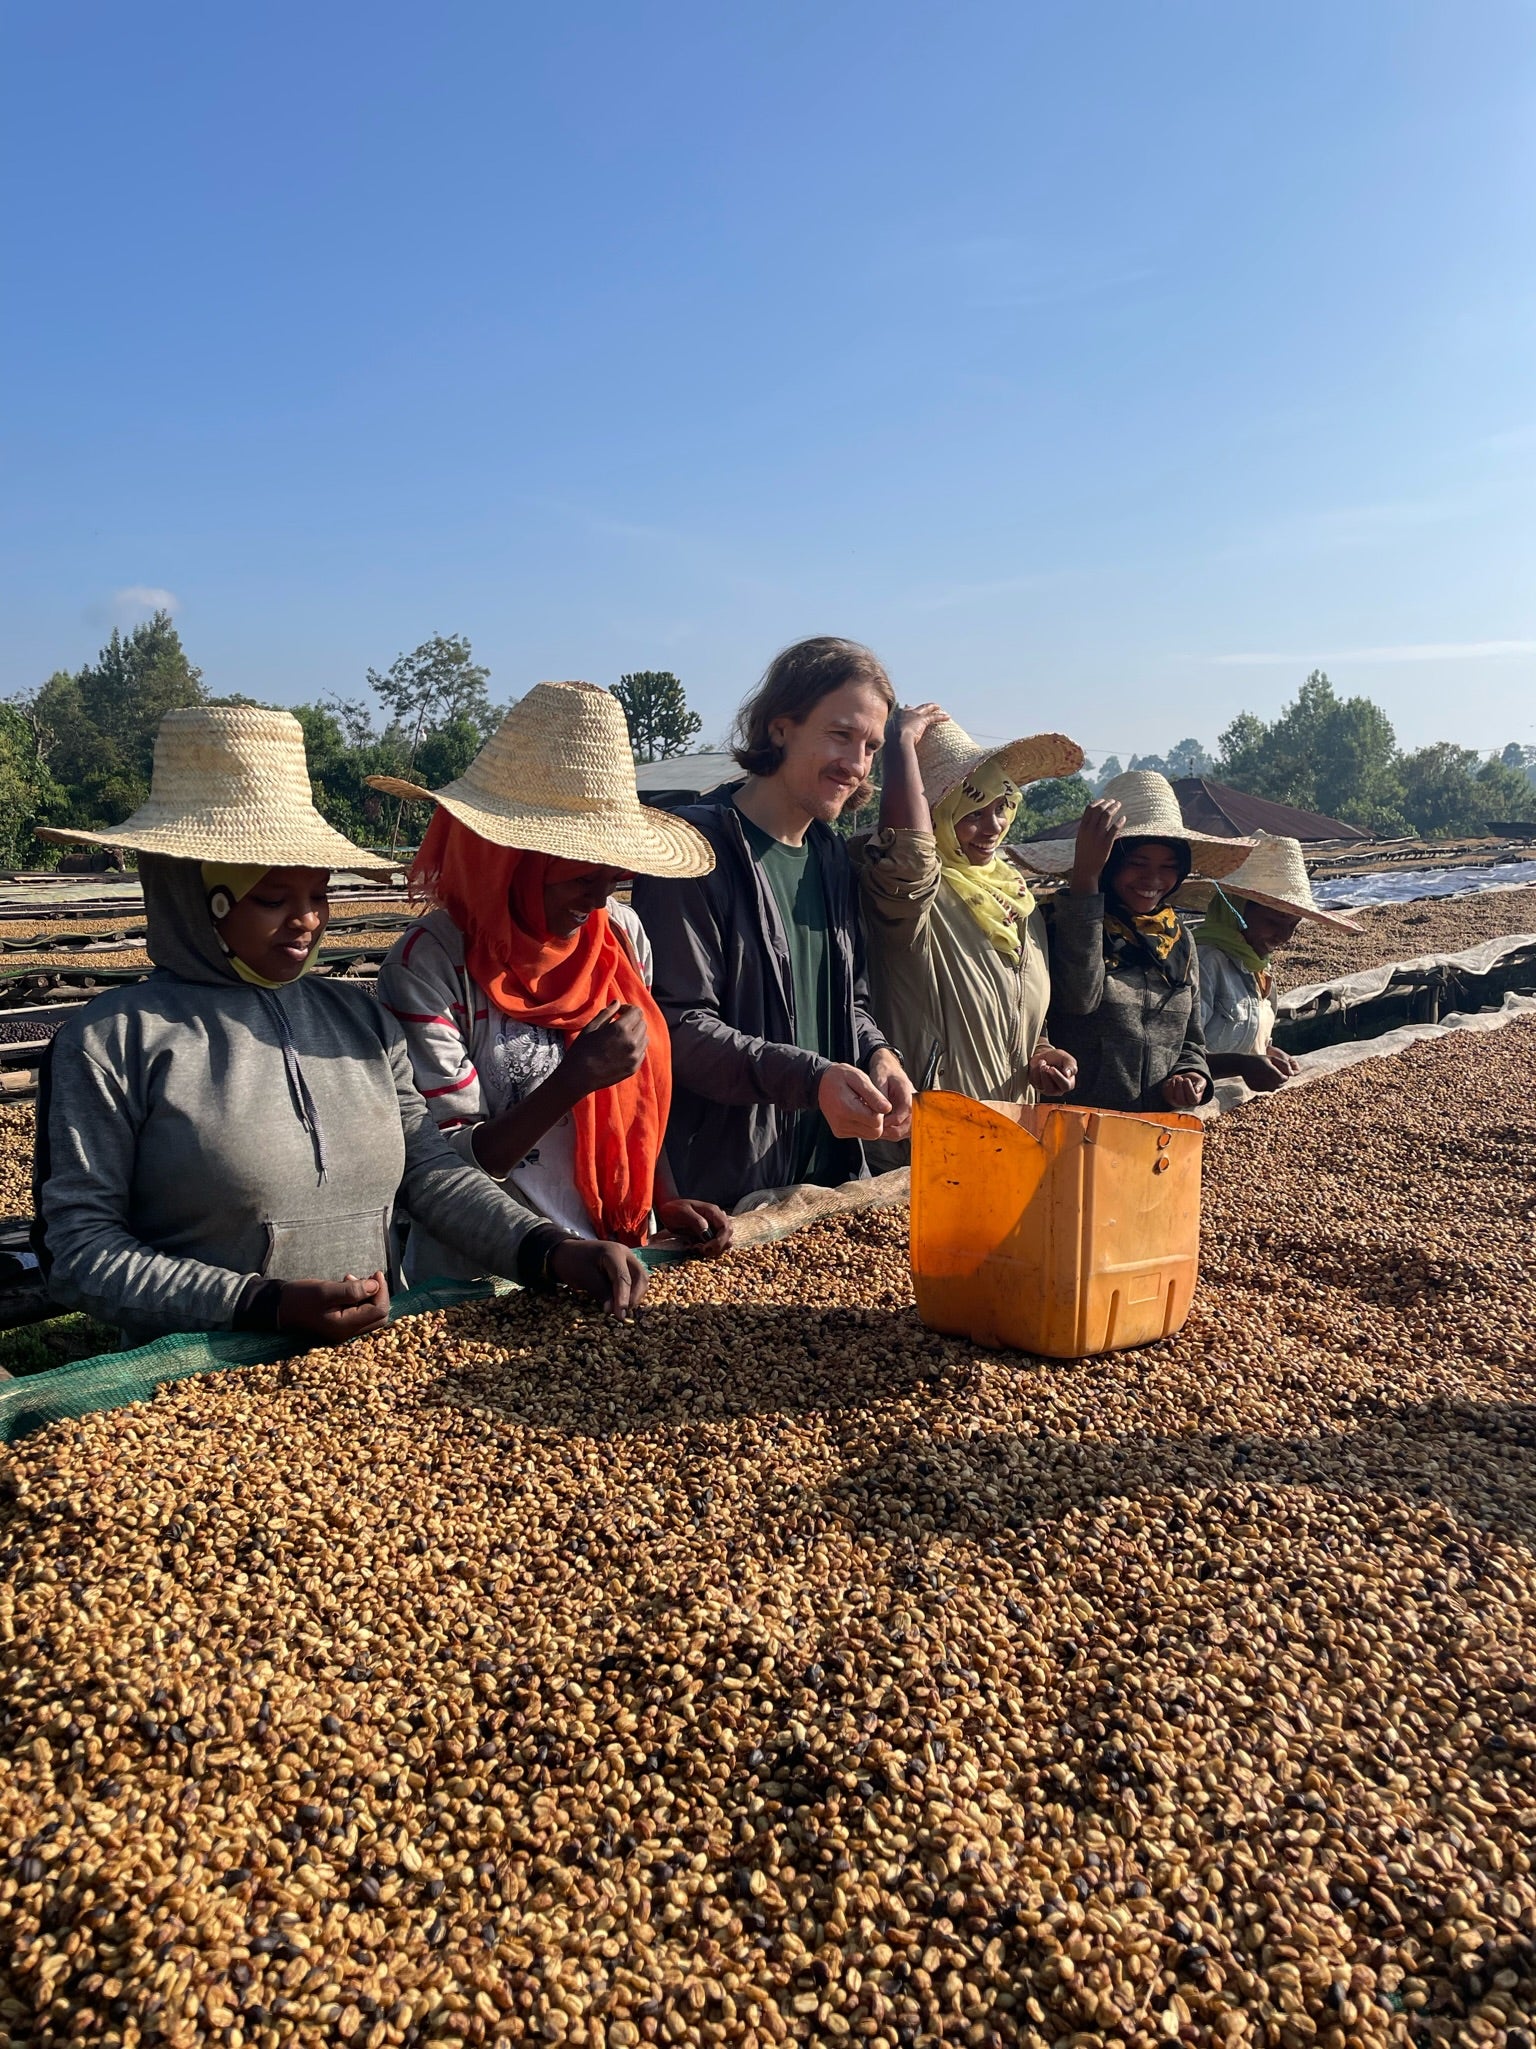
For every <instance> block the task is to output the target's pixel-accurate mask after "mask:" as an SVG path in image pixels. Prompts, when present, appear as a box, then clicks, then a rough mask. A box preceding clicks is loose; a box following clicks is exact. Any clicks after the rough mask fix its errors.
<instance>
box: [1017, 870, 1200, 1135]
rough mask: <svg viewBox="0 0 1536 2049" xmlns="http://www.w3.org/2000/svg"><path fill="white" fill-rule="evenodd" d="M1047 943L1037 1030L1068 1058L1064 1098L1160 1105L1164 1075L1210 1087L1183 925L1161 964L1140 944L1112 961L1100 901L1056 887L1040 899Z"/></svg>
mask: <svg viewBox="0 0 1536 2049" xmlns="http://www.w3.org/2000/svg"><path fill="white" fill-rule="evenodd" d="M1045 920H1046V929H1047V931H1048V932H1049V934H1050V942H1051V1010H1050V1018H1049V1021H1048V1023H1047V1027H1046V1029H1047V1033H1048V1035H1049V1038H1050V1042H1051V1044H1052V1045H1053V1046H1060V1047H1061V1048H1062V1049H1063V1050H1064V1051H1065V1052H1068V1053H1070V1054H1071V1055H1072V1056H1073V1058H1074V1059H1075V1060H1076V1062H1077V1085H1076V1087H1075V1088H1074V1089H1073V1090H1072V1093H1071V1094H1070V1095H1069V1096H1067V1097H1065V1098H1064V1100H1065V1101H1066V1102H1069V1103H1087V1104H1090V1105H1091V1106H1092V1107H1093V1108H1094V1109H1096V1110H1163V1109H1166V1107H1167V1105H1166V1104H1165V1103H1164V1102H1163V1100H1162V1098H1161V1096H1160V1095H1159V1094H1158V1090H1159V1089H1160V1088H1161V1086H1162V1084H1163V1083H1164V1082H1165V1081H1166V1080H1167V1079H1168V1077H1169V1076H1170V1075H1171V1074H1194V1075H1198V1076H1199V1077H1200V1079H1201V1080H1202V1081H1203V1082H1204V1084H1205V1087H1204V1091H1203V1094H1202V1097H1201V1100H1202V1101H1204V1100H1205V1099H1206V1098H1207V1097H1209V1095H1210V1093H1211V1070H1210V1067H1209V1066H1208V1064H1207V1062H1206V1057H1205V1040H1204V1038H1203V1037H1202V1035H1201V1031H1200V968H1199V963H1198V961H1197V960H1196V957H1195V942H1194V940H1193V939H1192V938H1191V937H1190V935H1189V933H1188V932H1187V931H1184V932H1181V933H1180V935H1179V938H1178V942H1177V944H1176V945H1175V946H1174V949H1173V951H1172V952H1171V953H1170V954H1169V956H1168V958H1167V960H1166V961H1164V962H1161V963H1159V962H1156V961H1154V960H1153V959H1152V957H1151V955H1150V954H1149V953H1147V952H1145V951H1144V950H1143V949H1142V948H1140V947H1125V948H1123V949H1121V951H1120V957H1119V958H1118V959H1117V960H1113V961H1111V960H1107V959H1106V958H1105V948H1104V898H1103V896H1102V895H1095V896H1078V895H1076V894H1075V893H1074V892H1073V891H1071V890H1063V891H1062V893H1061V894H1060V895H1059V896H1055V897H1052V898H1051V899H1050V900H1049V902H1048V903H1047V904H1046V906H1045Z"/></svg>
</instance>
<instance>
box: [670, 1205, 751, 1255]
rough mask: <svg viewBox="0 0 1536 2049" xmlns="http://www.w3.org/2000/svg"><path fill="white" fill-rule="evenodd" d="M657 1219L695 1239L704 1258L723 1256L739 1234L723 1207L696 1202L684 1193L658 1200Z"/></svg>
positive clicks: (681, 1236)
mask: <svg viewBox="0 0 1536 2049" xmlns="http://www.w3.org/2000/svg"><path fill="white" fill-rule="evenodd" d="M656 1221H657V1223H658V1224H660V1226H661V1228H662V1229H663V1230H664V1231H675V1232H676V1233H677V1235H678V1237H679V1238H692V1239H694V1240H695V1241H696V1244H697V1250H698V1254H699V1257H700V1258H701V1259H719V1258H720V1256H721V1254H722V1253H726V1252H729V1251H730V1249H731V1240H732V1238H733V1237H734V1236H735V1235H736V1226H735V1224H734V1223H733V1222H732V1221H731V1219H730V1218H729V1217H728V1216H727V1215H726V1213H725V1211H724V1210H723V1209H719V1208H717V1207H716V1205H715V1204H714V1203H712V1202H692V1201H690V1200H689V1199H688V1197H687V1196H683V1195H674V1196H673V1197H672V1198H671V1199H670V1200H669V1201H667V1202H658V1203H657V1205H656Z"/></svg>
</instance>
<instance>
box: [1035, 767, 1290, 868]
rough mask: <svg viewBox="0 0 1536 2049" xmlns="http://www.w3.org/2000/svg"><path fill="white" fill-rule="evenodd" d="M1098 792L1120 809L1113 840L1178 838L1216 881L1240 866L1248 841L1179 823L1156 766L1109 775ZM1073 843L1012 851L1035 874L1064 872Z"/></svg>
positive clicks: (1176, 806)
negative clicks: (1108, 778)
mask: <svg viewBox="0 0 1536 2049" xmlns="http://www.w3.org/2000/svg"><path fill="white" fill-rule="evenodd" d="M1099 795H1100V797H1113V798H1114V799H1115V800H1116V802H1117V803H1118V804H1119V805H1120V807H1121V809H1122V810H1123V811H1124V813H1125V816H1124V818H1123V819H1122V820H1121V822H1120V829H1119V831H1118V832H1117V833H1116V834H1115V838H1116V839H1117V840H1182V841H1183V842H1184V844H1185V845H1186V846H1187V847H1188V848H1189V853H1190V859H1191V861H1192V862H1193V864H1194V867H1195V869H1196V871H1197V872H1199V873H1200V874H1203V875H1212V876H1215V877H1216V878H1217V880H1218V881H1219V880H1220V879H1221V877H1222V876H1224V875H1230V874H1231V873H1232V870H1233V869H1234V868H1239V867H1241V866H1242V864H1243V862H1244V861H1245V860H1246V859H1247V857H1248V855H1249V853H1250V852H1251V851H1252V849H1253V841H1252V840H1233V839H1219V838H1217V837H1216V835H1215V834H1214V833H1208V832H1192V831H1191V830H1190V828H1189V827H1188V826H1187V825H1186V824H1185V823H1184V814H1183V812H1182V811H1181V810H1180V809H1179V800H1178V798H1177V797H1176V796H1175V795H1174V790H1173V784H1172V783H1170V782H1169V780H1168V778H1167V777H1166V776H1163V775H1159V774H1158V773H1157V771H1156V770H1155V769H1150V768H1131V769H1127V770H1126V772H1125V774H1124V775H1117V776H1111V778H1110V780H1109V781H1108V782H1107V783H1106V784H1105V785H1104V787H1103V789H1102V790H1100V792H1099ZM1076 844H1077V843H1076V841H1075V840H1073V839H1061V840H1043V841H1042V840H1034V841H1031V842H1030V844H1029V846H1028V847H1020V848H1017V849H1016V850H1015V851H1016V852H1018V853H1020V854H1022V855H1023V857H1024V859H1025V860H1026V862H1027V863H1028V865H1029V866H1030V867H1031V868H1032V869H1034V870H1035V871H1036V872H1037V873H1038V874H1041V875H1065V874H1066V872H1067V870H1068V869H1069V868H1070V867H1071V866H1072V857H1073V853H1074V851H1075V849H1076Z"/></svg>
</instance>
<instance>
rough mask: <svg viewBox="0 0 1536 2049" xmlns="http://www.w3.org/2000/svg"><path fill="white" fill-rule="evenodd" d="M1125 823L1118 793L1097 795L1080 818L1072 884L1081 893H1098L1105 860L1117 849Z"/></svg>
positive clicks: (1077, 892)
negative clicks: (1119, 833) (1116, 841)
mask: <svg viewBox="0 0 1536 2049" xmlns="http://www.w3.org/2000/svg"><path fill="white" fill-rule="evenodd" d="M1124 823H1125V811H1124V808H1123V807H1122V806H1121V804H1120V803H1119V802H1118V800H1117V799H1116V798H1114V797H1095V798H1094V800H1093V802H1092V803H1091V804H1090V805H1089V806H1088V808H1087V810H1086V811H1085V812H1084V813H1083V815H1082V817H1081V818H1080V819H1079V820H1078V821H1077V846H1076V851H1075V852H1074V853H1073V856H1072V888H1073V890H1074V892H1075V893H1076V894H1077V895H1078V896H1097V895H1098V893H1099V884H1100V882H1101V881H1102V880H1103V876H1104V864H1105V863H1106V862H1107V861H1108V859H1109V857H1110V855H1111V853H1113V851H1114V846H1115V836H1116V834H1117V833H1118V832H1119V830H1120V828H1121V826H1122V825H1123V824H1124Z"/></svg>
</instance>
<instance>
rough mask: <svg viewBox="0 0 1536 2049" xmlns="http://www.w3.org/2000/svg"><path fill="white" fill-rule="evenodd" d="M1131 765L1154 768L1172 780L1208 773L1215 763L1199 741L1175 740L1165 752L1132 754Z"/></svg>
mask: <svg viewBox="0 0 1536 2049" xmlns="http://www.w3.org/2000/svg"><path fill="white" fill-rule="evenodd" d="M1131 767H1132V768H1150V769H1155V770H1156V772H1157V773H1158V774H1159V775H1165V776H1167V778H1168V780H1169V782H1174V781H1175V780H1176V779H1177V778H1178V777H1179V776H1183V775H1210V774H1212V773H1213V771H1214V770H1215V767H1216V763H1215V761H1214V760H1213V758H1212V757H1211V755H1210V754H1209V753H1207V751H1206V749H1205V748H1204V746H1202V744H1201V743H1200V741H1198V740H1176V741H1175V742H1174V744H1173V746H1171V747H1170V748H1169V749H1168V752H1167V753H1166V754H1133V755H1132V756H1131Z"/></svg>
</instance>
